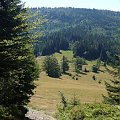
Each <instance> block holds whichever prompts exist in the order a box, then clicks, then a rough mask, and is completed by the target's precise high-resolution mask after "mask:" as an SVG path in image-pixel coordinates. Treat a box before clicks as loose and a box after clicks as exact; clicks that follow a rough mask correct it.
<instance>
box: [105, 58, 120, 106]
mask: <svg viewBox="0 0 120 120" xmlns="http://www.w3.org/2000/svg"><path fill="white" fill-rule="evenodd" d="M115 61H116V64H115V66H116V65H117V66H116V68H117V70H118V72H117V74H116V75H115V78H114V80H111V83H108V82H105V85H106V90H107V92H108V97H106V96H103V97H104V101H105V102H106V103H109V104H114V105H120V57H119V56H117V57H116V58H115Z"/></svg>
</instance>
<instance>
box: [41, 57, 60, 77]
mask: <svg viewBox="0 0 120 120" xmlns="http://www.w3.org/2000/svg"><path fill="white" fill-rule="evenodd" d="M43 70H44V71H46V73H47V74H48V76H50V77H54V78H59V77H60V76H61V71H60V66H59V64H58V61H57V59H56V58H55V57H53V56H47V57H46V58H45V60H44V62H43Z"/></svg>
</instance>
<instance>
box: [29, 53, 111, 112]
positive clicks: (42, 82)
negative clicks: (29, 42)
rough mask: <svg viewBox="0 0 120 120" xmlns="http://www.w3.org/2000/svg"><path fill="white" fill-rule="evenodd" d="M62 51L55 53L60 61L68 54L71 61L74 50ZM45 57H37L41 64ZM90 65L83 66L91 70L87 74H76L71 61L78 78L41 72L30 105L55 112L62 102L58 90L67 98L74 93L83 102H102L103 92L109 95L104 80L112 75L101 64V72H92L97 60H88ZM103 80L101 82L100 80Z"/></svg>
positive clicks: (74, 74)
mask: <svg viewBox="0 0 120 120" xmlns="http://www.w3.org/2000/svg"><path fill="white" fill-rule="evenodd" d="M61 53H62V54H60V53H55V54H54V56H55V57H56V58H57V59H58V61H59V62H60V61H61V59H62V56H63V55H64V56H66V57H67V58H68V60H69V61H72V59H73V53H72V51H61ZM43 60H44V57H39V58H37V61H38V63H39V65H40V66H41V65H42V62H43ZM87 63H88V65H85V66H83V68H84V67H86V68H87V70H89V71H90V72H87V73H86V75H85V74H79V75H78V76H76V73H75V72H74V65H73V63H70V71H69V72H70V73H71V74H72V76H75V77H77V78H78V80H74V79H72V76H68V75H62V76H61V78H60V79H57V78H50V77H48V76H47V75H46V74H45V73H44V72H41V74H40V78H39V80H38V81H36V85H37V88H36V89H35V94H34V96H33V97H32V98H31V102H30V104H29V106H31V107H34V108H36V109H42V110H44V111H46V112H50V113H51V112H55V111H56V109H57V104H59V102H60V96H59V92H58V91H62V92H63V93H64V94H65V96H66V97H67V98H72V97H73V96H74V94H75V95H76V96H77V97H78V99H80V101H81V103H93V102H97V103H99V102H102V100H103V98H102V94H104V95H107V92H106V89H105V85H104V81H109V79H112V76H111V75H110V74H109V73H108V72H107V71H106V69H105V68H104V66H101V67H100V69H101V71H100V72H99V73H93V72H91V66H92V65H93V64H95V63H96V61H87ZM93 75H95V76H96V80H95V81H94V80H93V79H92V76H93ZM99 81H101V84H99V83H98V82H99Z"/></svg>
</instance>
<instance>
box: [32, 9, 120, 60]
mask: <svg viewBox="0 0 120 120" xmlns="http://www.w3.org/2000/svg"><path fill="white" fill-rule="evenodd" d="M31 11H32V12H34V13H35V12H37V11H38V12H39V15H42V16H43V18H44V20H45V21H46V22H45V23H44V24H43V26H42V27H41V29H38V28H37V30H39V31H40V32H42V33H43V35H42V37H41V38H39V40H38V42H37V43H36V44H35V45H34V46H35V54H36V56H39V55H49V54H52V53H55V52H59V51H60V50H68V49H71V50H73V53H74V56H80V57H84V58H86V59H88V60H94V59H97V58H99V57H100V56H101V58H102V60H103V61H108V62H110V61H111V59H110V57H109V56H112V57H113V56H114V55H115V54H117V53H118V50H117V49H116V48H117V47H119V45H120V40H119V38H118V33H119V30H118V29H119V28H120V13H119V12H113V11H108V10H96V9H80V8H38V9H37V8H32V9H31Z"/></svg>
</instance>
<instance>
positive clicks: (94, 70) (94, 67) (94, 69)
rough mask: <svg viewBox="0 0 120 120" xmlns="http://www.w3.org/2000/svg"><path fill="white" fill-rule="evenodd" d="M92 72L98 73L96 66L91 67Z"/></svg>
mask: <svg viewBox="0 0 120 120" xmlns="http://www.w3.org/2000/svg"><path fill="white" fill-rule="evenodd" d="M92 72H95V73H97V72H98V67H97V66H96V65H93V66H92Z"/></svg>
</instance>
